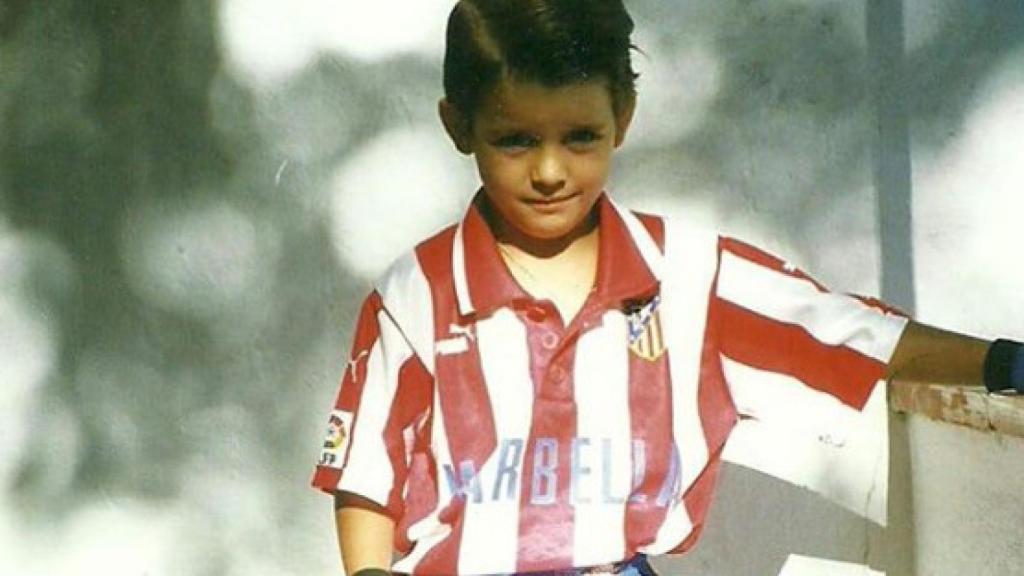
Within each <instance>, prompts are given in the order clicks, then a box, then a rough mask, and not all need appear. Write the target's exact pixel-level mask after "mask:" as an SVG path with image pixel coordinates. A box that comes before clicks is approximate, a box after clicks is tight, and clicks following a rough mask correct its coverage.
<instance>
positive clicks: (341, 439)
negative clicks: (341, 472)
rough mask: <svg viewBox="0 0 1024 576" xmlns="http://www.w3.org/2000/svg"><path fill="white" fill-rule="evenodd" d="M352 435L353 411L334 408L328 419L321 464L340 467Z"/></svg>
mask: <svg viewBox="0 0 1024 576" xmlns="http://www.w3.org/2000/svg"><path fill="white" fill-rule="evenodd" d="M351 435H352V413H351V412H343V411H341V410H332V411H331V417H330V418H329V419H328V421H327V433H326V434H325V436H324V446H323V449H322V450H321V451H320V465H321V466H326V467H328V468H336V469H340V468H341V465H342V463H343V461H344V459H345V450H346V449H347V448H348V443H349V440H350V438H351Z"/></svg>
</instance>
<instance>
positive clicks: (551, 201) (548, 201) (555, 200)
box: [526, 192, 579, 207]
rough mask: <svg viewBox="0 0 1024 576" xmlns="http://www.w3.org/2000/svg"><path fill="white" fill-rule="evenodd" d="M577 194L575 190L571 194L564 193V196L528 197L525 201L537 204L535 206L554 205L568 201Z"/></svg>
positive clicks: (533, 204)
mask: <svg viewBox="0 0 1024 576" xmlns="http://www.w3.org/2000/svg"><path fill="white" fill-rule="evenodd" d="M577 196H579V192H576V193H573V194H566V195H564V196H557V197H552V198H529V199H527V200H526V203H527V204H530V205H532V206H537V207H545V206H551V207H554V206H558V205H560V204H564V203H566V202H568V201H569V200H572V199H574V198H576V197H577Z"/></svg>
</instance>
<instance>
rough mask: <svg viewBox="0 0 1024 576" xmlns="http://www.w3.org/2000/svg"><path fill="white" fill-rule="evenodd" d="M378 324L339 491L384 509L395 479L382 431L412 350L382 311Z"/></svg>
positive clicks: (367, 363)
mask: <svg viewBox="0 0 1024 576" xmlns="http://www.w3.org/2000/svg"><path fill="white" fill-rule="evenodd" d="M377 323H378V324H379V325H380V336H379V337H378V338H377V341H376V342H374V344H373V347H372V348H371V349H370V354H369V357H368V358H367V360H366V381H365V382H364V384H363V394H362V398H360V400H359V412H358V415H357V416H356V421H355V425H354V429H353V431H352V447H351V449H350V450H349V457H348V462H347V463H346V466H345V473H344V474H343V475H342V477H341V482H340V483H339V484H338V489H339V490H345V491H348V492H353V493H355V494H359V495H361V496H364V497H366V498H369V499H370V500H373V501H374V502H376V503H378V504H380V505H382V506H384V505H387V501H388V493H389V492H390V491H391V488H392V485H393V484H394V479H395V476H394V469H393V467H392V463H391V459H390V458H389V456H388V452H387V446H386V445H385V443H384V428H385V426H386V425H387V420H388V414H390V412H391V406H392V404H393V403H394V400H395V393H396V391H397V390H398V373H399V370H400V369H401V367H402V364H403V363H404V362H405V361H406V360H407V359H408V358H409V357H410V356H411V355H412V351H411V350H410V349H409V347H408V346H407V345H406V342H405V339H404V338H403V337H402V335H401V333H399V332H398V329H397V328H396V327H395V325H394V324H392V323H391V320H390V318H388V316H387V315H386V314H385V313H384V312H379V313H378V314H377Z"/></svg>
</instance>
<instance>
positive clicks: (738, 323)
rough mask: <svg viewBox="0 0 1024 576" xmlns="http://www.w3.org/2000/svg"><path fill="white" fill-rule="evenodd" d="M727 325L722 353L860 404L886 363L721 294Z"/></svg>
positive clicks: (723, 315)
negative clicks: (731, 300)
mask: <svg viewBox="0 0 1024 576" xmlns="http://www.w3.org/2000/svg"><path fill="white" fill-rule="evenodd" d="M718 304H719V306H720V307H721V313H722V322H723V325H724V326H728V331H727V333H726V335H727V336H728V337H727V338H723V339H722V342H721V350H722V353H723V354H725V355H726V356H728V357H729V358H732V359H733V360H736V361H737V362H741V363H743V364H746V365H748V366H751V367H754V368H757V369H759V370H767V371H769V372H776V373H780V374H785V375H788V376H792V377H794V378H796V379H798V380H800V381H801V382H803V383H805V384H807V385H808V386H810V387H811V388H814V389H815V390H820V391H822V392H825V393H828V394H831V395H832V396H835V397H836V398H838V399H839V400H840V401H841V402H843V403H844V404H847V405H848V406H852V407H854V408H856V409H858V410H860V409H861V408H863V407H864V404H865V403H866V402H867V399H868V396H869V395H870V394H871V390H872V389H873V388H874V385H875V383H876V382H877V381H878V380H879V379H880V378H882V377H883V375H884V373H885V365H884V364H882V363H881V362H878V361H876V360H874V359H872V358H869V357H867V356H864V355H863V354H861V353H859V352H857V351H856V350H853V349H851V348H847V347H844V346H830V345H827V344H823V343H821V342H819V341H818V340H815V339H814V338H813V337H812V336H811V335H810V334H808V332H807V331H806V330H804V329H803V327H801V326H797V325H794V324H785V323H782V322H776V321H774V320H770V319H768V318H765V317H763V316H760V315H758V314H755V313H753V312H750V311H749V310H746V309H745V308H742V307H740V306H737V305H735V304H733V303H731V302H728V301H725V300H720V301H719V303H718Z"/></svg>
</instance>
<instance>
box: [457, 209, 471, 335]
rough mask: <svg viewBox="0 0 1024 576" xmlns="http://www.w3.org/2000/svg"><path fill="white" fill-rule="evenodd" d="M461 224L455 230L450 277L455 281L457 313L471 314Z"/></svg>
mask: <svg viewBox="0 0 1024 576" xmlns="http://www.w3.org/2000/svg"><path fill="white" fill-rule="evenodd" d="M463 228H464V226H463V224H462V223H459V227H458V228H456V230H455V242H454V244H453V245H452V277H453V279H454V281H455V298H456V299H457V300H458V302H459V313H460V314H463V315H466V314H472V313H473V310H474V308H473V301H472V300H470V298H469V282H468V280H467V279H466V247H465V244H464V243H463V242H465V241H464V240H463V237H464V235H463Z"/></svg>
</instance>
